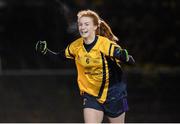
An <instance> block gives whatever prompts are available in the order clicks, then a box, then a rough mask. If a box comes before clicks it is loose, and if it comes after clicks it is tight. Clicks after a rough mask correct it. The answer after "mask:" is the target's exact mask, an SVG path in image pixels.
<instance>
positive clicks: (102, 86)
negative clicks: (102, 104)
mask: <svg viewBox="0 0 180 124" xmlns="http://www.w3.org/2000/svg"><path fill="white" fill-rule="evenodd" d="M101 58H102V64H103V72H102V75H103V79H102V84H101V88H100V90H99V94H98V96H97V98H101V96H102V93H103V90H104V87H105V83H106V66H105V58H104V55H103V53H101Z"/></svg>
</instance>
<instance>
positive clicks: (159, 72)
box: [0, 0, 180, 122]
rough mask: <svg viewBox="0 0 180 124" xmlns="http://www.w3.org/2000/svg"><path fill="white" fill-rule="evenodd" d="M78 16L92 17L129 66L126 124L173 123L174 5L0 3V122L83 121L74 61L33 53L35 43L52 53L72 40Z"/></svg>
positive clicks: (79, 0)
mask: <svg viewBox="0 0 180 124" xmlns="http://www.w3.org/2000/svg"><path fill="white" fill-rule="evenodd" d="M82 9H92V10H95V11H96V12H98V13H99V15H100V16H101V17H102V18H103V19H104V20H105V21H106V22H107V23H108V24H109V25H110V26H111V28H112V30H113V32H114V34H115V35H116V36H118V37H119V39H120V41H119V42H118V43H119V44H120V45H121V46H122V47H123V48H126V49H128V51H129V53H130V54H131V55H133V57H134V58H135V60H136V66H134V67H130V66H126V65H123V68H124V74H125V76H126V77H127V83H128V100H129V106H130V111H129V112H128V113H127V116H126V122H180V119H179V116H180V111H179V110H180V107H179V103H180V101H179V100H180V97H179V92H178V91H179V88H180V85H179V83H180V49H179V45H178V44H179V43H178V42H177V39H176V36H177V35H178V34H177V33H178V31H179V27H180V18H178V17H179V14H178V13H179V12H178V10H179V3H178V2H177V0H158V1H157V0H150V1H143V0H128V1H127V0H61V1H60V0H0V100H1V102H0V122H83V118H82V108H81V104H82V103H81V102H82V101H81V98H80V96H79V91H78V87H77V83H76V76H77V75H76V71H75V66H74V62H72V61H70V60H67V61H61V60H60V61H56V62H54V61H52V60H50V59H49V58H46V57H44V56H41V55H39V54H37V53H36V51H35V44H36V42H37V41H38V40H46V41H47V43H48V47H49V48H50V49H51V50H54V51H56V52H58V51H59V50H61V49H64V48H65V47H66V46H67V45H68V44H69V43H71V42H72V41H73V40H75V39H76V38H78V37H79V34H78V31H77V27H76V19H77V18H76V14H77V12H78V11H79V10H82ZM104 122H107V119H106V118H105V120H104Z"/></svg>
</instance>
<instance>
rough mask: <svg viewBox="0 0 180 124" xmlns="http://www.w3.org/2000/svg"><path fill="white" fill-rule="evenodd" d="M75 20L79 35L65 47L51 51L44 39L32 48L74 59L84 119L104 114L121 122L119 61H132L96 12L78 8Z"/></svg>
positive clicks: (123, 97) (123, 103) (94, 120)
mask: <svg viewBox="0 0 180 124" xmlns="http://www.w3.org/2000/svg"><path fill="white" fill-rule="evenodd" d="M77 24H78V29H79V33H80V36H81V37H80V38H78V39H76V40H75V41H73V42H72V43H70V44H69V45H68V46H67V48H66V49H65V50H62V51H60V52H58V53H57V52H53V51H51V50H50V49H48V48H47V42H46V41H38V42H37V44H36V50H37V51H38V52H40V53H42V54H43V55H45V56H49V57H50V58H69V59H73V60H74V61H75V64H76V68H77V73H78V77H77V82H78V86H79V90H80V94H81V96H82V101H83V102H82V106H83V115H84V121H85V123H100V122H102V121H103V117H104V115H105V116H107V118H108V119H109V121H110V122H111V123H124V122H125V113H126V111H128V104H127V90H126V83H125V82H124V81H123V80H122V74H123V72H122V67H121V65H122V64H131V65H133V64H135V61H134V59H133V57H132V56H131V55H129V54H128V52H127V50H126V49H123V48H121V46H119V45H118V44H117V43H116V41H118V38H117V37H116V36H115V35H114V34H113V32H112V31H111V28H110V27H109V25H108V24H107V23H106V22H105V21H104V20H102V19H101V18H100V17H99V15H98V14H97V13H96V12H94V11H92V10H82V11H79V12H78V14H77Z"/></svg>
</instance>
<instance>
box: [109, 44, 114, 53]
mask: <svg viewBox="0 0 180 124" xmlns="http://www.w3.org/2000/svg"><path fill="white" fill-rule="evenodd" d="M112 45H113V44H112V43H111V44H110V48H109V56H110V55H111V48H112Z"/></svg>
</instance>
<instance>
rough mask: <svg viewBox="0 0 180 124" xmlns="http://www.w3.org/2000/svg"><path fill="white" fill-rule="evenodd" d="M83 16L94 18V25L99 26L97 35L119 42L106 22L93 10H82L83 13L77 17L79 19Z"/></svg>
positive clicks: (79, 13)
mask: <svg viewBox="0 0 180 124" xmlns="http://www.w3.org/2000/svg"><path fill="white" fill-rule="evenodd" d="M82 16H88V17H91V18H93V21H94V24H95V25H97V26H98V28H97V30H96V34H97V35H100V36H104V37H107V38H108V39H109V40H111V41H114V42H116V41H118V40H119V39H118V38H117V37H116V36H115V35H114V34H113V32H112V30H111V28H110V27H109V25H108V24H107V23H106V22H105V21H104V20H102V19H101V18H100V17H99V15H98V14H97V13H96V12H94V11H92V10H82V11H80V12H78V14H77V17H78V19H79V18H81V17H82Z"/></svg>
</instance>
